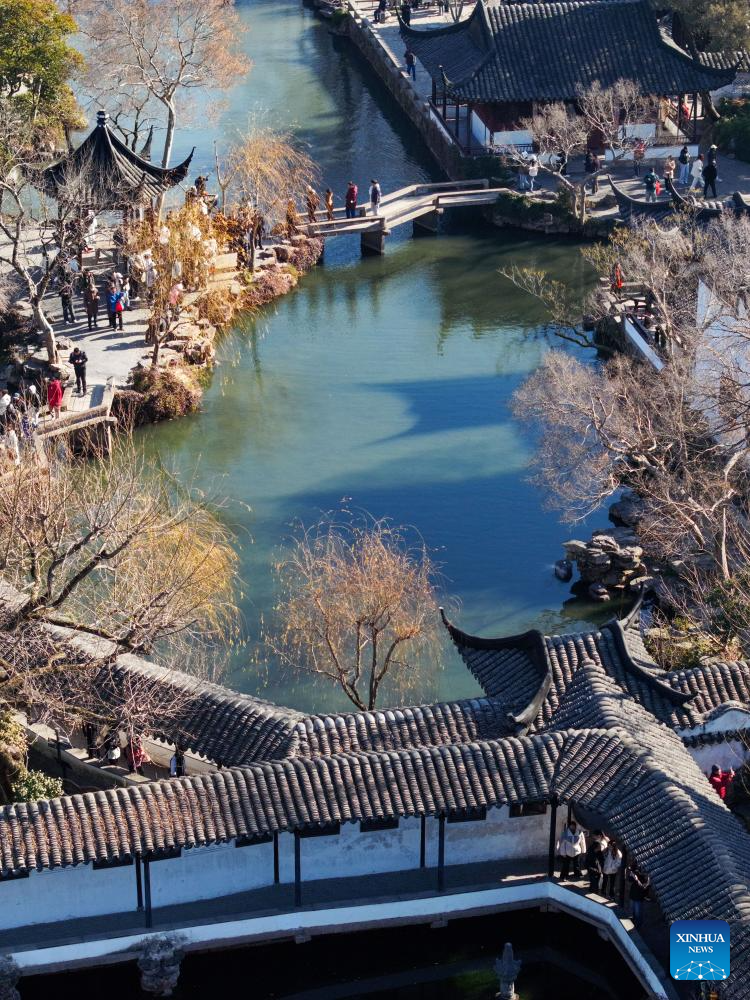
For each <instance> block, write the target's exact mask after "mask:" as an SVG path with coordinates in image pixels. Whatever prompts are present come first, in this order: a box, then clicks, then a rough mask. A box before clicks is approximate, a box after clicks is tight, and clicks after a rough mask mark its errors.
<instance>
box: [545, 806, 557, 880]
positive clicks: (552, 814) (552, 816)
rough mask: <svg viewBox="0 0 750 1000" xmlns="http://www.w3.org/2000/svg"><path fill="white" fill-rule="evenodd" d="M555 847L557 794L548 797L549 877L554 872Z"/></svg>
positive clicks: (551, 876)
mask: <svg viewBox="0 0 750 1000" xmlns="http://www.w3.org/2000/svg"><path fill="white" fill-rule="evenodd" d="M556 847H557V796H556V795H553V796H552V798H551V799H550V811H549V859H548V863H547V874H548V875H549V877H550V878H553V877H554V874H555V848H556Z"/></svg>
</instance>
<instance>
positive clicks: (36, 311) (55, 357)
mask: <svg viewBox="0 0 750 1000" xmlns="http://www.w3.org/2000/svg"><path fill="white" fill-rule="evenodd" d="M31 308H32V311H33V315H34V321H35V323H36V325H37V327H38V329H39V330H40V331H41V333H42V335H43V336H44V346H45V347H46V348H47V360H48V361H49V363H50V364H51V365H56V364H57V363H58V361H59V360H60V355H59V354H58V353H57V340H56V339H55V331H54V330H53V329H52V324H51V323H50V321H49V320H48V319H47V317H46V316H45V315H44V310H43V309H42V304H41V302H38V301H33V300H32V303H31Z"/></svg>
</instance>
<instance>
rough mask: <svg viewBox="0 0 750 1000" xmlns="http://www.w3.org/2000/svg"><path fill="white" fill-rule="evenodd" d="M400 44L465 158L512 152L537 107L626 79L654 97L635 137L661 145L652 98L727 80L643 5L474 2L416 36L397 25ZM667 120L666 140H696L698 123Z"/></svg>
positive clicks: (633, 1) (693, 100)
mask: <svg viewBox="0 0 750 1000" xmlns="http://www.w3.org/2000/svg"><path fill="white" fill-rule="evenodd" d="M401 33H402V36H403V38H404V41H405V42H406V44H407V45H408V46H409V47H410V48H411V49H412V51H413V52H414V53H415V55H416V56H417V58H418V59H419V61H420V62H421V63H422V65H423V66H424V67H425V68H426V70H427V71H428V73H429V74H430V76H431V77H432V105H433V109H434V112H435V113H436V114H437V115H438V116H439V117H440V118H441V119H442V120H443V122H444V123H445V125H446V127H448V128H449V129H450V130H451V131H452V132H453V133H454V135H455V136H456V139H457V141H459V142H460V143H461V144H462V145H463V146H464V148H465V149H466V150H467V151H468V152H472V151H473V152H479V151H481V150H482V149H483V148H492V147H500V148H501V147H503V146H507V145H515V146H518V147H524V146H526V145H528V144H530V142H531V136H530V135H529V134H528V133H526V132H524V131H523V130H520V128H519V124H520V122H521V121H522V120H523V119H525V118H529V117H531V115H532V113H533V111H534V108H535V107H537V106H538V105H540V104H544V103H548V102H553V101H564V102H569V103H571V104H574V103H575V101H576V99H577V97H578V95H579V93H580V91H581V89H584V90H585V89H587V88H588V87H590V86H591V85H592V84H594V83H600V84H601V85H602V87H609V86H612V85H613V84H615V83H616V82H617V81H618V80H632V81H633V82H634V83H635V84H637V86H638V88H639V90H640V92H641V93H642V94H643V95H644V96H647V97H652V98H654V99H656V105H655V111H654V122H653V123H650V124H649V123H644V125H643V126H642V128H641V130H640V131H639V134H642V135H644V136H645V137H649V136H651V137H653V138H659V136H658V135H657V131H658V128H659V127H660V125H659V122H658V110H657V109H658V103H659V102H658V99H660V98H667V99H669V100H670V102H674V107H675V109H678V108H680V107H682V106H683V104H684V102H685V98H686V97H688V104H689V107H690V110H691V113H692V116H693V119H695V118H697V116H698V114H699V106H700V101H699V98H698V95H699V94H700V93H701V92H704V91H711V90H716V89H717V88H720V87H723V86H726V85H728V84H730V83H731V82H732V80H733V79H734V77H735V67H733V66H728V65H724V64H716V65H714V61H708V62H706V63H704V62H700V61H696V60H694V59H693V58H692V57H691V56H690V55H689V54H688V53H687V52H685V51H684V50H683V49H681V48H679V47H678V46H677V45H676V44H675V43H674V42H673V41H672V39H671V38H669V37H668V36H667V35H666V34H665V33H663V32H662V31H661V30H660V27H659V24H658V22H657V19H656V17H655V15H654V10H653V6H652V4H651V3H650V0H566V2H562V3H548V2H544V0H533V2H528V3H522V2H515V0H477V4H476V6H475V8H474V11H473V13H472V14H471V16H470V17H469V18H467V19H466V20H465V21H460V22H458V23H457V24H452V25H449V26H447V27H441V28H433V29H419V28H412V27H407V26H406V25H404V24H402V25H401ZM673 124H674V127H672V124H671V123H665V122H663V121H662V123H661V125H662V126H665V129H666V130H665V133H664V138H669V139H670V140H671V141H672V142H674V140H675V138H676V137H677V136H678V135H683V134H685V133H690V136H689V137H691V138H692V137H693V135H692V133H693V128H694V126H695V120H693V121H692V123H691V122H688V121H680V122H679V125H680V129H681V130H682V131H680V130H678V128H677V122H675V123H673Z"/></svg>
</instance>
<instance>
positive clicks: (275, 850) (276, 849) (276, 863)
mask: <svg viewBox="0 0 750 1000" xmlns="http://www.w3.org/2000/svg"><path fill="white" fill-rule="evenodd" d="M273 884H274V885H278V884H279V835H278V833H274V835H273Z"/></svg>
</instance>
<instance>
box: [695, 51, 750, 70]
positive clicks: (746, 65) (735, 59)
mask: <svg viewBox="0 0 750 1000" xmlns="http://www.w3.org/2000/svg"><path fill="white" fill-rule="evenodd" d="M699 58H700V61H701V63H702V65H703V66H708V67H709V68H710V69H736V70H737V71H738V72H740V73H750V52H748V51H747V49H738V50H737V51H736V52H727V51H724V52H701V53H700V56H699Z"/></svg>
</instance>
